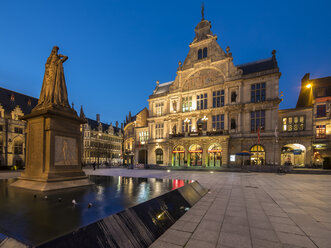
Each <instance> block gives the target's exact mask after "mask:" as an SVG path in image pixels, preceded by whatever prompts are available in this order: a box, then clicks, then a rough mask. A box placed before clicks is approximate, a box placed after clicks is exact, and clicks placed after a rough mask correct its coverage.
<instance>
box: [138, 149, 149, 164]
mask: <svg viewBox="0 0 331 248" xmlns="http://www.w3.org/2000/svg"><path fill="white" fill-rule="evenodd" d="M138 163H139V164H147V163H148V161H147V150H140V151H139V153H138Z"/></svg>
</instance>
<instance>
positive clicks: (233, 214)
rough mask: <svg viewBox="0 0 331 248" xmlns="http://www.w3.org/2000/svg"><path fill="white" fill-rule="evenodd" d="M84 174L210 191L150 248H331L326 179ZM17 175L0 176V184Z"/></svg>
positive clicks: (330, 180)
mask: <svg viewBox="0 0 331 248" xmlns="http://www.w3.org/2000/svg"><path fill="white" fill-rule="evenodd" d="M85 171H86V172H87V173H88V174H96V175H113V176H130V177H131V176H132V177H156V178H174V179H194V180H197V181H198V182H199V183H201V184H202V185H203V186H204V187H206V188H208V189H209V190H210V191H209V193H208V194H206V195H205V196H204V197H203V198H202V199H201V200H200V201H199V202H198V203H197V204H196V205H194V206H193V207H192V208H191V209H190V210H189V211H188V212H187V213H186V214H185V215H183V216H182V217H181V218H180V219H179V220H178V221H177V222H176V223H175V224H174V225H173V226H172V227H170V228H169V229H168V230H167V231H166V232H165V233H164V234H163V235H162V236H161V237H160V238H159V239H157V240H156V241H155V242H154V243H153V244H152V245H151V246H150V247H151V248H158V247H160V248H162V247H166V248H171V247H177V248H179V247H192V248H195V247H197V248H214V247H217V248H219V247H222V248H223V247H224V248H226V247H240V248H241V247H242V248H245V247H254V248H255V247H256V248H260V247H266V248H272V247H284V248H285V247H294V248H295V247H321V248H322V247H323V248H324V247H325V248H330V247H331V176H330V175H296V174H291V175H289V174H287V175H277V174H271V173H230V172H215V173H210V172H192V171H169V172H167V171H161V170H127V169H98V170H95V171H93V170H85ZM18 175H19V173H17V172H16V173H15V172H8V173H4V172H1V173H0V179H1V178H8V177H17V176H18Z"/></svg>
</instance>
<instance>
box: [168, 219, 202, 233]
mask: <svg viewBox="0 0 331 248" xmlns="http://www.w3.org/2000/svg"><path fill="white" fill-rule="evenodd" d="M197 226H198V222H192V221H184V220H177V221H176V222H175V224H173V225H172V226H171V228H172V229H176V230H179V231H184V232H191V233H192V232H193V231H194V230H195V228H196V227H197Z"/></svg>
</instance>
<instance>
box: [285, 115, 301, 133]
mask: <svg viewBox="0 0 331 248" xmlns="http://www.w3.org/2000/svg"><path fill="white" fill-rule="evenodd" d="M302 130H305V116H304V115H300V116H291V117H284V118H283V132H293V131H302Z"/></svg>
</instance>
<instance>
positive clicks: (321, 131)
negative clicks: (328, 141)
mask: <svg viewBox="0 0 331 248" xmlns="http://www.w3.org/2000/svg"><path fill="white" fill-rule="evenodd" d="M325 137H326V128H325V125H318V126H316V138H317V139H325Z"/></svg>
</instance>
